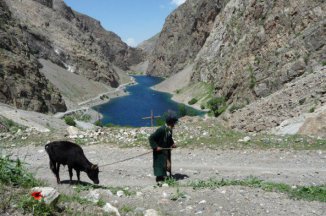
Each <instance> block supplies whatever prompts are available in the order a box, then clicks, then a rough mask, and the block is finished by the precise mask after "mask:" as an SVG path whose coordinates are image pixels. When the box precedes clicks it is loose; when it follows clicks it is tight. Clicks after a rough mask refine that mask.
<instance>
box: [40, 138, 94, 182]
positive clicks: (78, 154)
mask: <svg viewBox="0 0 326 216" xmlns="http://www.w3.org/2000/svg"><path fill="white" fill-rule="evenodd" d="M45 150H46V152H47V153H48V155H49V158H50V168H51V170H52V172H53V173H54V175H55V176H56V178H57V183H58V184H60V177H59V170H60V165H61V164H62V165H68V170H69V176H70V183H72V169H74V170H76V173H77V179H78V182H79V181H80V171H83V172H86V173H87V175H88V177H89V178H90V179H91V180H92V181H93V182H94V183H95V184H98V183H99V180H98V173H99V170H98V166H97V165H95V164H92V163H91V162H89V160H87V158H86V157H85V154H84V151H83V149H82V148H81V147H80V146H79V145H77V144H75V143H72V142H68V141H55V142H51V143H49V144H46V145H45Z"/></svg>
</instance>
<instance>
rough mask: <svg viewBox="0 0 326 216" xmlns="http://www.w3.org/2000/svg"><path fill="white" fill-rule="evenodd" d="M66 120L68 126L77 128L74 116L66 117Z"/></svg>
mask: <svg viewBox="0 0 326 216" xmlns="http://www.w3.org/2000/svg"><path fill="white" fill-rule="evenodd" d="M64 120H65V123H66V124H67V125H70V126H74V127H75V126H76V122H75V119H74V118H73V117H72V116H65V118H64Z"/></svg>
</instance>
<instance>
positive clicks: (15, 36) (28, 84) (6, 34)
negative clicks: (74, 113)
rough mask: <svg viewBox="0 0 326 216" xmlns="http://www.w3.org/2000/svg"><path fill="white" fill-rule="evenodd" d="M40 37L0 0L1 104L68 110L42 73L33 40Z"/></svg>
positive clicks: (40, 110)
mask: <svg viewBox="0 0 326 216" xmlns="http://www.w3.org/2000/svg"><path fill="white" fill-rule="evenodd" d="M38 39H39V37H38V36H37V35H35V34H33V32H30V31H28V30H26V28H25V27H24V26H22V25H20V24H19V23H17V22H16V21H15V20H14V19H13V18H12V14H11V12H10V10H9V8H8V7H7V5H6V3H5V2H4V1H3V0H0V102H3V103H6V104H10V105H13V106H15V107H17V108H21V109H25V110H34V111H38V112H44V113H55V112H60V111H65V110H66V105H65V102H64V101H63V99H62V96H61V94H60V92H59V91H58V89H56V88H55V87H54V86H53V85H52V84H51V83H49V81H48V80H47V79H46V78H45V77H44V75H43V74H41V73H40V71H39V69H40V67H41V65H40V64H39V63H38V61H37V58H36V57H35V56H34V55H33V53H35V52H36V50H33V47H32V46H30V42H31V41H38Z"/></svg>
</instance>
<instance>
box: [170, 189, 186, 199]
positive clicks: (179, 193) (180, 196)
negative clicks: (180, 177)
mask: <svg viewBox="0 0 326 216" xmlns="http://www.w3.org/2000/svg"><path fill="white" fill-rule="evenodd" d="M184 198H186V193H185V192H183V191H180V189H179V188H177V191H176V192H175V193H174V194H173V195H172V196H171V198H170V199H171V200H173V201H177V200H180V199H184Z"/></svg>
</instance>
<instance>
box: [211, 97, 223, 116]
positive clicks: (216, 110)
mask: <svg viewBox="0 0 326 216" xmlns="http://www.w3.org/2000/svg"><path fill="white" fill-rule="evenodd" d="M207 108H208V109H210V112H211V113H212V114H213V115H214V116H215V117H218V116H219V115H221V114H222V113H223V112H225V110H226V109H227V104H226V101H225V97H216V98H212V99H211V100H210V101H208V102H207Z"/></svg>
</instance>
